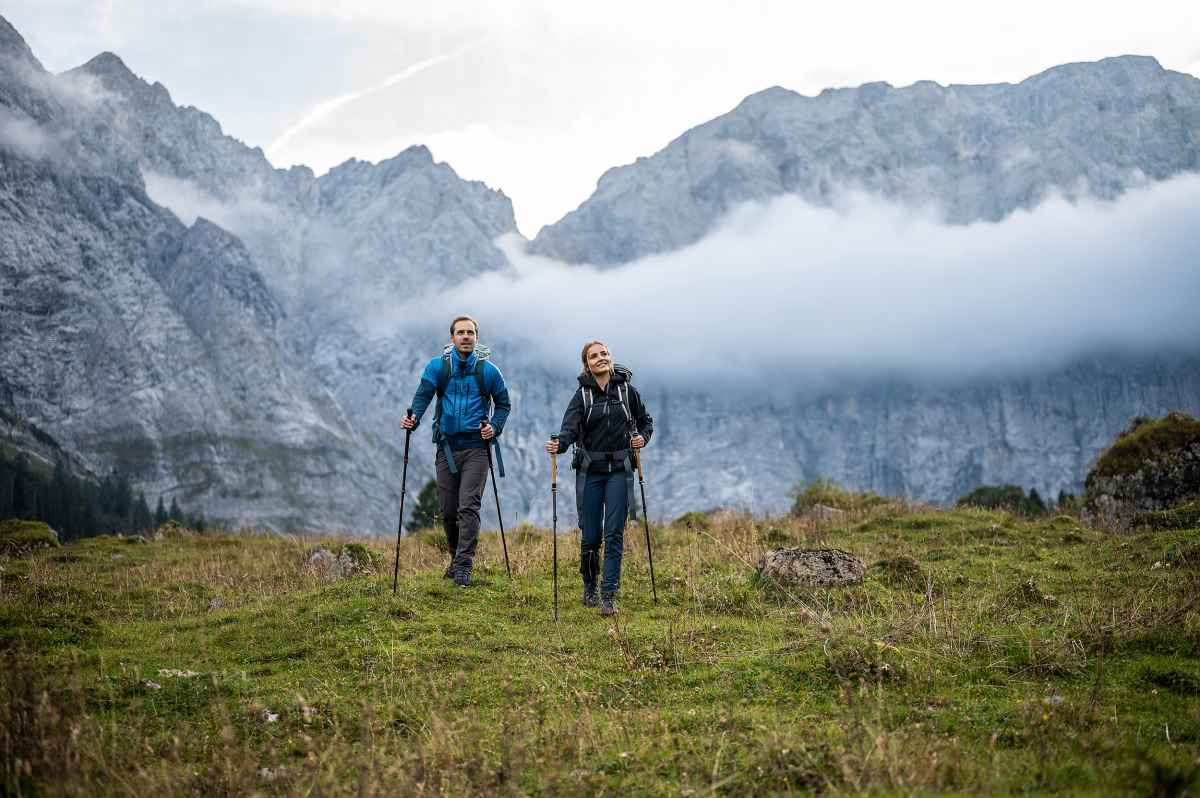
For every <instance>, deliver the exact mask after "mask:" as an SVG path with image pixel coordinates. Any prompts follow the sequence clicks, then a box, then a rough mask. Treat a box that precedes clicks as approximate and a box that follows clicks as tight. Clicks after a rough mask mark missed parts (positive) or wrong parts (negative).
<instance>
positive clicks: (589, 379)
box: [576, 366, 629, 391]
mask: <svg viewBox="0 0 1200 798" xmlns="http://www.w3.org/2000/svg"><path fill="white" fill-rule="evenodd" d="M576 379H577V380H578V381H579V387H581V388H591V389H593V390H596V391H598V390H600V385H599V383H597V382H596V378H595V377H593V376H592V372H590V371H584V372H580V374H579V376H578V377H576ZM608 381H609V384H610V385H619V384H621V383H623V382H628V381H629V380H627V379H626V378H625V374H624V372H623V370H622V369H621V368H618V367H616V366H614V367H613V374H612V376H611V377H609V378H608Z"/></svg>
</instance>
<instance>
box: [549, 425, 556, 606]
mask: <svg viewBox="0 0 1200 798" xmlns="http://www.w3.org/2000/svg"><path fill="white" fill-rule="evenodd" d="M550 440H552V441H554V452H553V453H551V455H550V512H551V514H552V517H553V518H554V526H553V528H552V532H553V536H552V537H551V538H550V539H551V540H552V541H554V622H555V623H558V436H557V435H551V436H550Z"/></svg>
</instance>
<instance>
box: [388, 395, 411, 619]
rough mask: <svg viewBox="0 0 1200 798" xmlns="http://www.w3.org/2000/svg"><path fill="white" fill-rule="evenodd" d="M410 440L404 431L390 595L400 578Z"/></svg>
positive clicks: (408, 430) (406, 431)
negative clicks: (398, 510)
mask: <svg viewBox="0 0 1200 798" xmlns="http://www.w3.org/2000/svg"><path fill="white" fill-rule="evenodd" d="M412 415H413V411H412V408H411V407H410V408H408V410H407V412H405V414H404V416H405V418H412ZM410 440H412V430H410V429H406V430H404V470H403V471H402V472H401V475H400V523H399V524H398V525H397V526H396V567H395V568H394V569H393V570H392V595H393V596H394V595H396V582H397V580H398V579H399V578H400V536H401V535H403V534H404V493H405V491H406V490H407V489H408V443H409V441H410Z"/></svg>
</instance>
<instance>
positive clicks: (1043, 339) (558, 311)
mask: <svg viewBox="0 0 1200 798" xmlns="http://www.w3.org/2000/svg"><path fill="white" fill-rule="evenodd" d="M939 218H940V214H938V213H937V212H936V209H929V208H926V209H922V210H913V209H910V208H905V207H901V206H897V205H895V204H892V203H889V202H886V201H884V200H882V199H879V198H878V197H872V196H867V195H864V194H855V193H847V194H845V195H843V197H842V199H841V201H840V202H839V203H838V204H837V206H836V207H835V208H818V207H814V206H812V205H808V204H805V203H804V202H803V201H801V200H800V199H798V198H795V197H792V196H785V197H781V198H778V199H775V200H773V201H771V202H770V203H767V204H765V205H764V204H753V203H752V204H748V205H745V206H742V207H740V208H738V209H736V210H735V211H734V212H733V213H731V214H730V215H729V216H728V217H726V218H725V219H724V220H723V222H722V223H721V224H720V225H719V227H718V228H717V229H716V230H714V232H712V233H711V234H710V235H708V236H707V237H706V238H704V239H703V240H701V241H699V242H697V243H696V244H694V245H692V246H689V247H686V248H684V249H681V250H679V251H676V252H672V253H669V254H665V255H655V256H651V257H645V258H642V259H639V260H637V261H634V262H632V263H628V264H625V265H623V266H620V267H617V268H611V269H597V268H594V267H591V266H580V265H568V264H564V263H561V262H558V261H555V260H552V259H549V258H544V257H537V256H532V255H529V254H527V253H526V252H525V249H524V242H523V240H521V239H519V238H517V237H515V236H513V237H508V238H505V239H502V240H500V241H498V242H497V243H498V246H500V247H501V248H502V249H503V250H504V251H505V252H506V253H507V255H508V258H509V260H510V263H511V265H512V269H511V270H508V271H506V272H494V273H488V274H485V275H481V276H480V277H479V278H477V279H475V280H473V281H472V282H470V283H468V284H465V285H461V286H458V287H456V288H455V289H454V290H452V291H447V292H444V293H442V294H439V295H437V296H434V297H425V298H422V299H421V300H420V302H419V303H413V304H412V305H409V306H406V307H403V308H401V309H400V310H399V314H398V316H397V318H403V319H405V322H404V324H405V325H416V326H420V327H425V328H428V327H431V326H433V325H435V324H436V325H440V324H441V323H442V321H443V320H444V319H447V318H451V317H452V316H453V314H456V313H459V312H470V313H472V314H474V315H476V316H477V317H478V318H480V319H481V320H482V322H483V326H484V327H485V328H486V329H487V335H486V337H487V339H488V340H489V341H491V342H493V346H496V345H497V344H498V343H499V342H501V341H504V340H505V339H508V341H509V343H508V344H507V345H506V348H510V347H515V346H517V344H516V343H515V342H516V341H518V340H522V341H524V342H525V343H522V344H520V345H521V346H532V347H535V348H536V351H537V353H538V356H540V357H543V358H545V359H546V362H547V364H548V365H551V366H552V367H559V366H560V365H561V366H563V367H569V366H570V364H572V363H574V364H577V362H578V361H577V358H578V351H579V347H580V346H581V344H582V343H583V342H584V341H586V340H589V339H592V338H602V339H604V340H606V341H607V342H608V344H609V345H610V347H611V348H612V349H613V352H614V354H615V355H616V356H617V358H618V360H621V361H624V362H628V363H629V364H630V365H631V366H633V367H634V368H635V370H639V369H640V370H642V371H646V370H653V373H654V374H655V375H656V376H659V377H663V378H668V379H674V380H685V381H695V382H703V383H710V384H711V382H712V381H713V380H718V381H724V382H736V381H737V380H739V379H749V380H754V381H757V380H758V378H762V377H771V376H772V375H775V376H776V377H778V378H780V379H784V380H786V379H787V375H797V376H800V377H802V378H803V380H804V381H806V382H811V381H812V380H814V379H828V378H832V379H845V378H852V379H869V378H871V377H876V376H887V375H906V376H919V377H952V378H958V377H971V376H979V375H997V374H1001V373H1009V372H1013V371H1029V370H1037V369H1043V368H1054V367H1058V366H1062V365H1064V364H1066V363H1068V362H1070V361H1072V360H1073V359H1076V358H1079V357H1083V356H1088V355H1091V354H1096V353H1100V354H1102V353H1111V352H1137V351H1162V350H1164V349H1186V350H1188V351H1192V352H1195V351H1196V350H1197V348H1198V345H1200V312H1198V311H1197V307H1198V305H1200V176H1197V175H1188V176H1185V177H1179V178H1176V179H1173V180H1170V181H1167V182H1163V183H1158V184H1154V185H1152V186H1149V187H1146V188H1141V189H1137V190H1134V191H1130V192H1128V193H1127V194H1125V195H1124V196H1123V197H1121V198H1120V199H1118V200H1116V201H1099V200H1086V201H1080V202H1076V203H1071V202H1068V201H1066V200H1064V199H1060V198H1052V199H1049V200H1047V201H1045V202H1043V203H1042V204H1040V205H1039V206H1038V207H1036V208H1035V209H1033V210H1030V211H1021V212H1017V213H1014V214H1012V215H1011V216H1009V217H1008V218H1006V219H1005V220H1003V221H1001V222H987V223H985V222H980V223H975V224H971V225H964V226H957V225H947V224H944V223H942V222H940V221H939Z"/></svg>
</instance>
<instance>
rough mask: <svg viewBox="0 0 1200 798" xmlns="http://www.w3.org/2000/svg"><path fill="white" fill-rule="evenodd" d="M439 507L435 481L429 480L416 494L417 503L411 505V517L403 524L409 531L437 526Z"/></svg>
mask: <svg viewBox="0 0 1200 798" xmlns="http://www.w3.org/2000/svg"><path fill="white" fill-rule="evenodd" d="M440 512H441V508H440V507H439V506H438V490H437V482H435V481H434V480H432V479H431V480H429V481H428V482H426V483H425V487H423V488H421V492H420V493H419V494H417V504H416V506H415V507H413V514H412V518H411V519H409V522H408V523H407V524H406V525H405V526H406V527H407V528H408V531H409V532H416V531H417V530H419V529H428V528H429V527H432V526H437V522H438V517H439V515H440Z"/></svg>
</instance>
